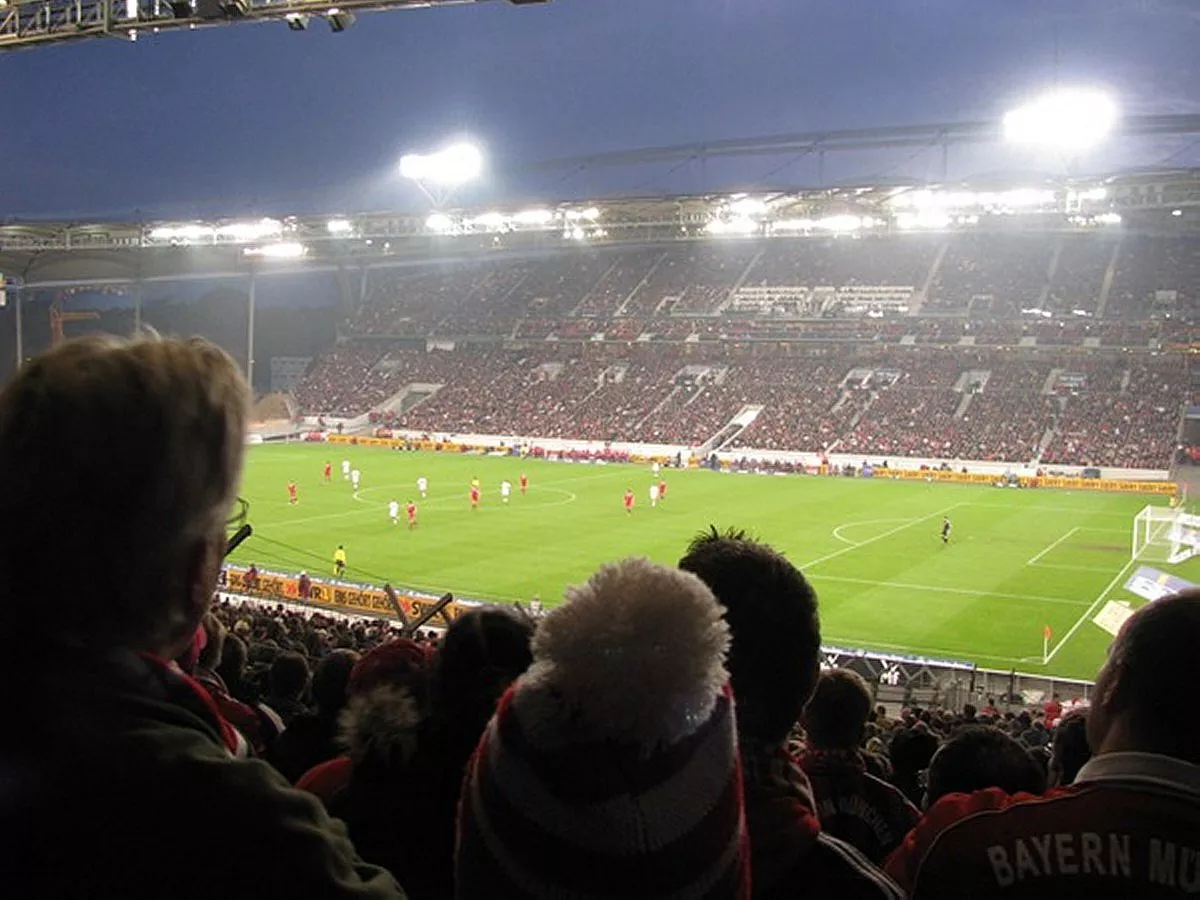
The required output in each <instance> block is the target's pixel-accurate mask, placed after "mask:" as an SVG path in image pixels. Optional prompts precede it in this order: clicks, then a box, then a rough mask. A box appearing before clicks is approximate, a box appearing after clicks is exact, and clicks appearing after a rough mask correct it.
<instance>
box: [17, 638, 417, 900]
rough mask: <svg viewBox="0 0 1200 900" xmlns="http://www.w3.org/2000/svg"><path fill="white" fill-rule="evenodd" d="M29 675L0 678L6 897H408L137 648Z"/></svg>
mask: <svg viewBox="0 0 1200 900" xmlns="http://www.w3.org/2000/svg"><path fill="white" fill-rule="evenodd" d="M6 674H8V673H6ZM21 675H22V677H21V679H20V680H19V682H18V681H17V680H16V679H15V678H12V677H6V678H0V696H2V697H3V699H4V706H5V708H6V711H7V712H8V713H9V715H10V716H12V719H10V721H12V722H19V723H20V727H18V728H5V729H4V731H3V732H2V733H0V834H2V835H4V839H3V840H2V841H0V884H2V885H4V888H3V892H4V894H5V895H6V896H11V897H27V896H39V897H71V898H78V897H122V898H141V897H146V898H150V897H154V898H161V897H171V898H174V900H183V898H197V900H200V898H203V900H212V898H214V897H225V898H234V897H254V898H263V897H330V898H351V897H353V898H372V900H373V898H380V900H382V898H399V897H403V896H404V895H403V892H402V891H401V890H400V889H399V887H398V886H397V885H396V882H395V880H394V879H393V878H392V877H391V875H390V874H389V873H388V872H386V871H384V870H382V869H379V868H376V867H374V866H370V865H367V864H365V863H364V862H362V860H361V859H360V858H359V857H358V856H357V855H356V853H355V850H354V848H353V846H351V844H350V841H349V840H348V839H347V837H346V834H345V830H344V828H343V826H342V825H341V823H338V822H336V821H334V820H332V819H330V818H329V816H328V815H327V814H326V812H325V811H324V810H323V809H322V808H321V805H320V804H319V803H318V802H317V801H316V800H315V799H314V798H313V797H311V796H310V795H308V794H305V793H303V792H300V791H296V790H293V789H291V788H290V787H289V786H288V785H287V783H286V782H285V781H284V780H283V779H282V778H281V777H280V776H279V775H278V774H277V773H276V772H275V771H274V770H272V769H271V767H270V766H268V765H267V764H266V763H264V762H261V761H258V760H236V759H234V758H233V757H232V755H231V753H230V749H229V746H230V740H231V735H232V731H231V730H230V729H229V728H228V726H227V725H225V723H224V722H223V720H222V719H221V718H220V715H219V713H218V712H217V709H216V707H215V705H214V704H213V702H212V700H211V699H210V698H209V696H208V694H207V693H206V692H205V691H204V690H203V688H201V687H200V686H199V685H198V684H197V683H196V682H194V681H192V680H191V679H189V678H186V677H185V676H183V675H182V674H180V673H178V672H177V671H175V670H173V669H171V668H169V667H168V666H166V665H165V664H163V663H161V662H159V661H157V660H152V659H149V658H145V657H141V656H136V655H133V654H114V655H112V656H109V657H106V658H103V659H84V658H79V657H74V658H72V657H70V656H69V655H60V656H59V657H58V658H56V659H54V660H52V661H50V663H49V664H48V665H46V666H44V667H43V670H42V671H37V672H34V673H31V672H30V671H29V670H28V669H26V670H25V671H22V673H21Z"/></svg>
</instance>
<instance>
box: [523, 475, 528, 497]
mask: <svg viewBox="0 0 1200 900" xmlns="http://www.w3.org/2000/svg"><path fill="white" fill-rule="evenodd" d="M528 490H529V476H528V475H526V474H525V473H524V472H522V473H521V495H522V496H524V494H525V492H526V491H528Z"/></svg>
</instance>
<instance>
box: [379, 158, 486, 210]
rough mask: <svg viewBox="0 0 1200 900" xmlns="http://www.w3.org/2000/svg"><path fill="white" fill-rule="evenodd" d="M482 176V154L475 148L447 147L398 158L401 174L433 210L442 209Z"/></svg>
mask: <svg viewBox="0 0 1200 900" xmlns="http://www.w3.org/2000/svg"><path fill="white" fill-rule="evenodd" d="M482 172H483V152H482V151H481V150H480V149H479V148H478V147H477V146H475V145H474V144H468V143H457V144H450V145H449V146H446V147H443V148H442V149H441V150H437V151H435V152H433V153H408V154H405V155H404V156H402V157H401V158H400V174H401V175H402V176H403V177H405V178H407V179H409V180H410V181H412V182H413V183H414V184H415V185H416V186H417V187H419V188H420V189H421V193H423V194H424V195H425V196H426V197H428V198H429V202H430V203H432V204H433V206H434V208H435V209H442V208H444V207H445V205H446V204H447V203H448V202H449V201H450V198H451V197H453V196H454V193H455V191H457V190H458V189H459V188H461V187H462V186H463V185H466V184H469V183H470V182H472V181H475V180H476V179H478V178H479V176H480V174H482Z"/></svg>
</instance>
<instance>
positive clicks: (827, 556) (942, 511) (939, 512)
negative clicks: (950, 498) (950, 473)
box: [800, 503, 970, 572]
mask: <svg viewBox="0 0 1200 900" xmlns="http://www.w3.org/2000/svg"><path fill="white" fill-rule="evenodd" d="M969 505H970V504H967V503H955V504H954V505H953V506H947V507H946V508H945V509H939V510H937V511H936V512H931V513H930V514H929V515H927V516H921V518H919V519H911V520H910V521H908V522H906V523H905V524H903V525H897V526H896V527H895V528H889V529H888V530H887V531H884V532H882V533H880V534H877V535H875V537H873V538H867V539H866V540H865V541H862V542H861V543H858V544H851V545H850V546H849V547H843V548H842V549H841V550H834V551H833V552H832V553H826V554H825V555H824V556H818V557H817V558H816V559H813V560H810V561H808V562H806V563H805V564H804V565H802V566H800V571H802V572H803V571H807V570H808V569H811V568H812V567H813V566H819V565H820V564H821V563H824V562H829V560H831V559H837V558H838V557H839V556H842V555H843V554H845V553H849V552H850V551H851V550H857V549H859V548H860V547H866V546H867V545H868V544H874V543H875V542H876V541H882V540H883V539H884V538H888V537H891V536H892V535H893V534H899V533H900V532H901V531H904V529H906V528H912V527H913V526H914V525H920V524H921V523H922V522H928V521H929V520H930V519H936V518H937V517H938V516H944V515H946V514H948V513H950V512H953V511H954V510H956V509H958V508H959V507H960V506H969Z"/></svg>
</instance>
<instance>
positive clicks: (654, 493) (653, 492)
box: [650, 482, 658, 506]
mask: <svg viewBox="0 0 1200 900" xmlns="http://www.w3.org/2000/svg"><path fill="white" fill-rule="evenodd" d="M650 505H651V506H658V483H657V482H656V483H654V484H652V485H650Z"/></svg>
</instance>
